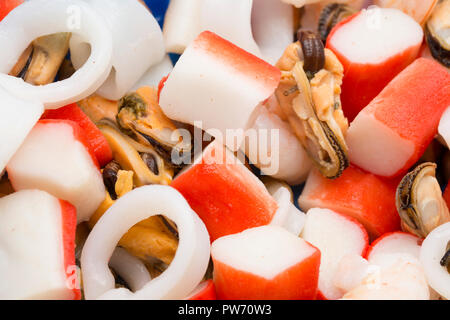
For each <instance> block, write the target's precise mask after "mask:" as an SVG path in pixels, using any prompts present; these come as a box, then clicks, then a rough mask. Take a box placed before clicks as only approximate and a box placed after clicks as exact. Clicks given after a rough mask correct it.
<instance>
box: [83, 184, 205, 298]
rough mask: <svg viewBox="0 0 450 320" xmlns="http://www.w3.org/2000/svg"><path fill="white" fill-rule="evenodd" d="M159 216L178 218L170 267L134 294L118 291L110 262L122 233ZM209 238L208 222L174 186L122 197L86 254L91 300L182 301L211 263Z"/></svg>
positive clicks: (86, 285)
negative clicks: (141, 222) (175, 243)
mask: <svg viewBox="0 0 450 320" xmlns="http://www.w3.org/2000/svg"><path fill="white" fill-rule="evenodd" d="M157 214H164V215H165V216H166V217H167V218H168V219H170V220H172V221H174V222H175V224H176V225H177V227H178V232H179V239H180V240H179V244H178V249H177V252H176V254H175V258H174V259H173V261H172V263H171V264H170V266H169V268H167V270H166V271H165V272H164V273H162V274H161V275H160V276H159V277H157V278H155V279H153V280H151V281H150V282H148V283H147V284H146V285H144V287H142V289H140V290H137V291H136V292H134V293H132V292H131V291H129V290H128V289H124V288H121V289H115V288H114V285H115V282H114V277H113V275H112V274H111V271H110V270H109V268H108V261H109V260H110V258H111V255H112V254H113V251H114V249H115V248H116V245H117V242H118V241H119V240H120V238H121V237H122V235H123V234H124V233H126V232H127V231H128V229H130V228H131V227H132V226H133V225H135V224H136V223H138V222H139V221H142V220H144V219H147V218H149V217H151V216H154V215H157ZM209 257H210V241H209V235H208V232H207V230H206V227H205V225H204V224H203V222H202V221H201V220H200V218H199V217H198V216H197V214H196V213H195V212H194V211H193V210H192V209H191V208H190V206H189V204H188V203H187V202H186V200H185V199H184V198H183V197H182V196H181V194H180V193H178V192H177V191H176V190H175V189H173V188H171V187H168V186H160V185H152V186H144V187H140V188H137V189H134V190H133V191H130V192H129V193H127V194H126V195H124V196H122V197H121V198H119V200H117V201H116V202H115V203H114V205H113V206H112V207H111V208H110V209H109V210H108V211H107V212H106V213H105V214H104V215H103V216H102V217H101V218H100V220H99V221H98V222H97V224H96V225H95V227H94V229H92V232H91V233H90V234H89V237H88V238H87V240H86V243H85V245H84V248H83V252H82V254H81V269H82V272H83V284H84V293H85V297H86V299H136V300H140V299H145V300H154V299H183V298H184V297H186V296H187V295H188V294H189V293H191V292H192V291H193V290H194V289H195V288H196V286H197V285H198V284H199V283H200V282H201V280H202V278H203V276H204V274H205V272H206V269H207V267H208V263H209Z"/></svg>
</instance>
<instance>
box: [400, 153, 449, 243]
mask: <svg viewBox="0 0 450 320" xmlns="http://www.w3.org/2000/svg"><path fill="white" fill-rule="evenodd" d="M436 167H437V166H436V164H434V163H431V162H427V163H423V164H420V165H418V166H417V167H416V168H415V169H414V170H412V171H411V172H409V173H408V174H407V175H406V176H405V177H404V178H403V179H402V181H401V182H400V184H399V186H398V188H397V193H396V199H395V200H396V206H397V210H398V213H399V215H400V218H401V219H402V227H403V229H404V230H405V231H408V232H410V233H413V234H415V235H417V236H419V237H421V238H425V237H426V236H427V235H428V233H430V232H431V231H432V230H433V229H435V228H436V227H438V226H440V225H441V224H443V223H446V222H449V221H450V214H449V211H448V208H447V205H446V203H445V201H444V199H443V198H442V191H441V188H440V186H439V183H438V181H437V180H436Z"/></svg>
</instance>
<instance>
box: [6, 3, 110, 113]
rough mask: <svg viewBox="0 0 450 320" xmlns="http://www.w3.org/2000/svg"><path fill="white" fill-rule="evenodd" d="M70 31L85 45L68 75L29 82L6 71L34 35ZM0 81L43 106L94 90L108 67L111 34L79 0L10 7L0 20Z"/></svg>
mask: <svg viewBox="0 0 450 320" xmlns="http://www.w3.org/2000/svg"><path fill="white" fill-rule="evenodd" d="M59 32H72V33H73V34H75V35H79V36H81V37H83V38H84V39H86V41H87V42H88V43H90V44H91V55H90V57H89V59H88V60H87V61H86V63H85V64H84V65H83V67H82V68H80V69H79V70H78V71H77V72H75V73H74V74H73V75H72V76H71V77H70V78H69V79H66V80H63V81H58V82H54V83H50V84H47V85H44V86H34V85H31V84H29V83H26V82H24V81H23V80H22V79H20V78H16V77H13V76H9V75H8V73H9V72H10V70H11V69H12V68H13V66H14V65H15V64H16V62H17V59H18V58H19V57H20V55H21V54H22V53H23V51H24V50H25V48H26V47H27V46H28V45H29V44H30V43H31V42H32V41H33V40H34V39H36V38H38V37H41V36H45V35H49V34H54V33H59ZM0 48H1V50H0V85H1V86H3V87H4V88H5V89H7V90H8V91H10V92H11V93H12V94H15V95H16V96H19V97H22V98H23V99H25V100H30V101H39V102H41V103H43V104H44V106H45V107H46V108H47V109H54V108H58V107H62V106H64V105H67V104H69V103H73V102H76V101H79V100H81V99H83V98H85V97H87V96H89V95H90V94H92V93H94V92H95V91H96V90H97V89H98V88H99V87H100V86H101V85H102V84H103V82H104V81H105V80H106V78H107V77H108V75H109V73H110V71H111V58H112V48H113V45H112V37H111V33H110V31H109V30H108V28H107V27H106V23H105V21H104V20H103V19H102V18H101V17H99V15H98V14H97V13H96V12H95V11H94V10H93V9H92V8H91V7H90V6H89V5H87V4H86V3H84V2H83V1H80V0H64V1H62V0H57V1H54V0H53V1H50V0H33V1H27V2H25V3H23V4H21V5H20V6H18V7H17V8H16V9H14V10H13V11H12V12H11V13H10V14H9V15H8V16H6V18H5V19H4V20H2V22H1V23H0Z"/></svg>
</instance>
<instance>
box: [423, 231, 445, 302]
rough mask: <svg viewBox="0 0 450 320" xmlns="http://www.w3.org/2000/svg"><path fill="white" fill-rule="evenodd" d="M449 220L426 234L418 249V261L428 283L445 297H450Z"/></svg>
mask: <svg viewBox="0 0 450 320" xmlns="http://www.w3.org/2000/svg"><path fill="white" fill-rule="evenodd" d="M449 239H450V222H448V223H446V224H443V225H441V226H439V227H437V228H436V229H434V230H433V231H431V233H429V234H428V236H427V237H426V238H425V240H424V241H423V243H422V248H421V250H420V262H421V263H422V266H423V269H424V271H425V275H426V278H427V280H428V284H429V285H430V287H431V288H433V289H434V290H435V291H436V292H437V293H438V294H440V295H441V296H442V297H444V298H445V299H447V300H448V299H450V272H449V270H450V267H449V266H450V246H449Z"/></svg>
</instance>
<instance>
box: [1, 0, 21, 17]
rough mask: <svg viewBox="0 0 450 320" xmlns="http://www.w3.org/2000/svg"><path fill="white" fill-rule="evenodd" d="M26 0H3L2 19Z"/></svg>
mask: <svg viewBox="0 0 450 320" xmlns="http://www.w3.org/2000/svg"><path fill="white" fill-rule="evenodd" d="M23 1H24V0H3V1H2V2H1V3H0V21H2V20H3V18H4V17H6V16H7V15H8V13H10V12H11V11H12V10H13V9H14V8H16V7H18V6H19V5H21V4H22V3H23Z"/></svg>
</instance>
